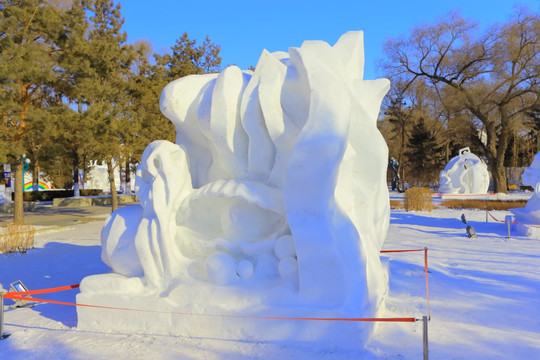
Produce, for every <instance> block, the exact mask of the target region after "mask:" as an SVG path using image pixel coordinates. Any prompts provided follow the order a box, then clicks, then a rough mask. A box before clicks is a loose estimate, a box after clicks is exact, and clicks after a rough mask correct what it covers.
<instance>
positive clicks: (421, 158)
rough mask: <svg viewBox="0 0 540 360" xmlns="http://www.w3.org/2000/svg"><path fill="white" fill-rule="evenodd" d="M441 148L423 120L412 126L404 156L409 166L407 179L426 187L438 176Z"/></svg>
mask: <svg viewBox="0 0 540 360" xmlns="http://www.w3.org/2000/svg"><path fill="white" fill-rule="evenodd" d="M441 151H442V147H441V146H439V145H438V142H437V139H436V137H435V135H433V133H432V131H430V130H429V129H428V128H427V127H426V124H425V122H424V119H423V118H420V119H419V121H418V122H417V123H416V124H415V125H414V126H413V128H412V131H411V137H410V138H409V141H408V144H407V150H406V151H405V156H406V157H407V163H408V164H409V169H410V174H409V178H412V179H416V181H417V182H418V183H419V184H420V185H428V184H430V183H431V182H433V181H434V180H435V179H436V177H437V176H438V174H439V171H440V169H441V164H442V156H441Z"/></svg>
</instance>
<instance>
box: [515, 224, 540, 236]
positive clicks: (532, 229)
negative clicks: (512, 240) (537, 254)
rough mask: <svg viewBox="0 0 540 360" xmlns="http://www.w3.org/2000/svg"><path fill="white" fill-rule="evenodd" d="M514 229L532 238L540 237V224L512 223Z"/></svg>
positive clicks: (517, 232)
mask: <svg viewBox="0 0 540 360" xmlns="http://www.w3.org/2000/svg"><path fill="white" fill-rule="evenodd" d="M512 230H513V231H515V232H516V234H518V235H520V236H525V237H528V238H531V239H540V225H531V224H521V223H518V224H512Z"/></svg>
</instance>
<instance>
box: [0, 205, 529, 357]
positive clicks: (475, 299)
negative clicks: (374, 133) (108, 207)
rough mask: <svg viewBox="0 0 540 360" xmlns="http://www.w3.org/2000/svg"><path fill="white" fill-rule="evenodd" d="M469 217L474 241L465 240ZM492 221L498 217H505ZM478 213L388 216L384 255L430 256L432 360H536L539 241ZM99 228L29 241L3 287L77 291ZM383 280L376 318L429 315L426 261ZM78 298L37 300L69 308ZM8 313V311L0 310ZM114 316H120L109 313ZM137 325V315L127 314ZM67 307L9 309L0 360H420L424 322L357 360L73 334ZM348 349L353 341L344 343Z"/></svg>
mask: <svg viewBox="0 0 540 360" xmlns="http://www.w3.org/2000/svg"><path fill="white" fill-rule="evenodd" d="M462 214H465V217H466V219H467V220H468V222H469V224H471V225H472V226H473V227H474V229H475V230H476V232H477V234H478V238H476V239H471V238H468V237H466V232H465V226H466V225H465V224H464V223H462V221H461V215H462ZM509 214H510V213H509V212H507V211H493V212H492V215H493V216H494V217H495V218H497V219H501V220H503V219H504V216H505V215H509ZM485 220H486V213H485V211H477V210H449V209H444V208H440V209H436V210H434V211H433V212H431V213H425V212H410V213H408V212H405V211H403V210H394V211H392V213H391V223H390V229H389V232H388V236H387V239H386V241H385V244H384V249H416V248H423V247H428V248H429V251H428V254H429V271H430V272H429V292H430V305H431V321H430V322H429V348H430V359H472V360H474V359H538V358H540V340H539V339H540V239H532V238H524V237H519V236H515V235H513V236H512V238H510V239H508V238H507V232H506V226H505V224H504V223H497V222H493V221H492V219H491V218H490V222H487V223H486V221H485ZM101 225H102V224H101V223H100V222H92V223H87V224H81V225H76V226H74V227H73V228H70V229H64V230H61V231H51V232H42V233H39V234H37V235H36V248H35V249H33V250H31V251H29V252H28V253H26V254H23V255H20V254H19V255H8V256H6V255H2V256H0V284H2V285H3V286H4V288H8V287H9V284H10V283H11V282H13V281H16V280H22V282H23V283H24V284H25V285H26V286H27V287H28V288H29V289H42V288H50V287H56V286H62V285H71V284H77V283H79V282H80V280H81V279H82V278H84V277H85V276H87V275H91V274H97V273H103V272H107V271H108V268H107V267H106V266H105V265H104V264H103V263H102V262H101V261H100V251H101V249H100V241H99V233H100V230H101ZM382 258H383V259H384V260H385V262H386V263H387V264H388V267H389V270H390V291H389V294H388V296H387V309H386V310H384V312H383V313H382V314H380V316H384V317H410V316H413V317H421V316H422V315H427V307H426V289H425V275H424V257H423V253H422V252H411V253H391V254H385V255H384V256H383V257H382ZM76 293H77V290H70V291H64V292H58V293H54V294H47V295H40V296H39V297H41V298H48V299H54V300H60V301H67V302H74V301H75V295H76ZM5 303H6V305H10V304H12V302H11V300H7V299H6V300H5ZM111 311H117V310H111ZM133 316H137V313H134V314H133ZM268 321H276V320H268ZM76 325H77V316H76V310H75V308H74V307H72V306H66V305H55V304H39V305H37V306H35V307H33V308H9V309H6V312H5V331H6V332H7V333H9V334H10V336H9V337H8V338H7V339H5V340H0V359H112V358H114V359H149V358H152V359H231V360H232V359H352V358H357V359H360V358H362V359H420V358H421V357H422V324H421V323H420V322H418V323H378V324H377V325H376V326H375V331H374V334H373V336H372V338H371V340H370V341H369V343H368V344H367V345H366V351H365V352H363V353H351V352H347V351H343V350H340V349H324V348H320V347H319V346H318V344H317V343H287V342H253V341H249V340H245V341H229V340H221V339H219V338H202V337H189V338H188V337H168V336H161V335H153V334H124V333H110V332H107V329H103V332H87V331H80V330H77V328H76ZM350 341H351V342H354V341H355V339H354V338H351V339H350Z"/></svg>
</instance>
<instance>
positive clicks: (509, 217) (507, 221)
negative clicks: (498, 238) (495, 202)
mask: <svg viewBox="0 0 540 360" xmlns="http://www.w3.org/2000/svg"><path fill="white" fill-rule="evenodd" d="M504 221H505V222H506V227H507V228H508V238H507V239H510V238H511V237H512V236H511V235H510V226H511V225H510V224H512V215H506V217H505V218H504Z"/></svg>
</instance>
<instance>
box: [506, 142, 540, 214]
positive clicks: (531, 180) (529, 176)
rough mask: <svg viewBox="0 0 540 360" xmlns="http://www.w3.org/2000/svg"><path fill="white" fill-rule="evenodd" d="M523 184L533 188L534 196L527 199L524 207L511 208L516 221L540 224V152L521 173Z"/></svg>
mask: <svg viewBox="0 0 540 360" xmlns="http://www.w3.org/2000/svg"><path fill="white" fill-rule="evenodd" d="M521 179H522V181H523V185H526V186H530V187H532V188H533V190H534V193H533V196H532V197H531V198H530V199H529V201H527V204H526V205H525V207H524V208H515V209H510V211H511V212H512V213H514V216H515V217H516V221H518V222H521V223H525V224H532V225H540V152H539V153H537V154H536V155H535V156H534V159H533V162H532V163H531V165H530V166H529V167H528V168H525V171H523V174H522V175H521Z"/></svg>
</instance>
